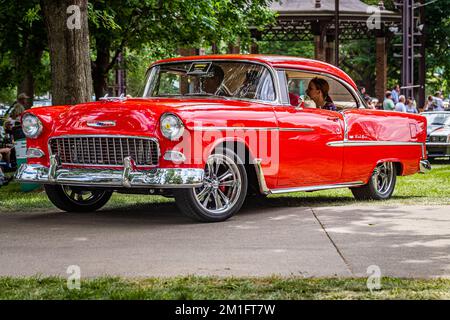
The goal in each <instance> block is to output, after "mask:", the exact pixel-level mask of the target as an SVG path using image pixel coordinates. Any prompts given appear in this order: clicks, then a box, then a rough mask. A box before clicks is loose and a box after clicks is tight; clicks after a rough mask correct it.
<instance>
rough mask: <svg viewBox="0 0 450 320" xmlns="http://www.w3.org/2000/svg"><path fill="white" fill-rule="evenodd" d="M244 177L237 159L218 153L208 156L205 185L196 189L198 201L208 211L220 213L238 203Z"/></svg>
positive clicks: (215, 213) (214, 213) (195, 194)
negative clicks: (236, 161) (240, 172)
mask: <svg viewBox="0 0 450 320" xmlns="http://www.w3.org/2000/svg"><path fill="white" fill-rule="evenodd" d="M241 188H242V179H241V175H240V174H239V168H238V166H237V165H236V163H235V161H234V160H233V159H232V158H230V157H229V156H227V155H224V154H220V153H216V154H213V155H211V156H210V157H209V158H208V161H207V163H206V166H205V177H204V183H203V186H202V187H200V188H196V189H195V190H194V196H195V197H194V198H195V200H196V201H197V203H198V204H199V205H200V206H201V207H202V208H203V209H204V210H206V211H207V212H208V213H210V214H212V215H220V214H222V213H224V212H226V211H228V210H229V209H230V208H233V207H234V205H235V204H236V203H237V201H238V199H239V196H240V194H241Z"/></svg>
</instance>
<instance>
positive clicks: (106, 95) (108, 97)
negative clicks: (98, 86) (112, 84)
mask: <svg viewBox="0 0 450 320" xmlns="http://www.w3.org/2000/svg"><path fill="white" fill-rule="evenodd" d="M128 98H131V96H130V95H125V94H124V93H122V94H121V95H120V97H110V96H109V95H108V94H105V96H104V97H101V98H100V99H99V100H100V101H125V100H127V99H128Z"/></svg>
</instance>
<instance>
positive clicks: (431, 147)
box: [426, 142, 450, 157]
mask: <svg viewBox="0 0 450 320" xmlns="http://www.w3.org/2000/svg"><path fill="white" fill-rule="evenodd" d="M426 146H427V155H428V157H449V156H450V143H449V142H427V144H426Z"/></svg>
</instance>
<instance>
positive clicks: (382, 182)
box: [372, 162, 395, 195]
mask: <svg viewBox="0 0 450 320" xmlns="http://www.w3.org/2000/svg"><path fill="white" fill-rule="evenodd" d="M394 176H395V171H394V164H393V163H392V162H384V163H381V164H379V165H378V166H377V167H376V168H375V170H374V171H373V175H372V182H373V185H374V187H375V189H376V191H377V192H378V193H379V194H380V195H384V194H387V193H389V192H390V191H391V186H392V183H393V181H394Z"/></svg>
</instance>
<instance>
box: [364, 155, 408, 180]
mask: <svg viewBox="0 0 450 320" xmlns="http://www.w3.org/2000/svg"><path fill="white" fill-rule="evenodd" d="M383 162H392V163H393V164H394V166H395V172H396V175H397V176H402V175H403V170H404V164H403V162H402V161H401V160H400V159H399V158H386V159H380V160H378V161H377V163H375V164H374V165H373V167H372V171H371V173H372V172H373V170H374V169H375V167H376V166H377V165H379V164H380V163H383Z"/></svg>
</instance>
